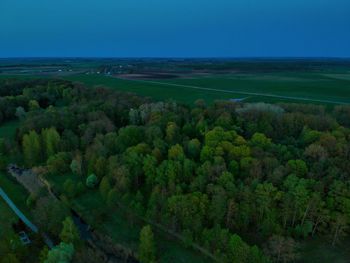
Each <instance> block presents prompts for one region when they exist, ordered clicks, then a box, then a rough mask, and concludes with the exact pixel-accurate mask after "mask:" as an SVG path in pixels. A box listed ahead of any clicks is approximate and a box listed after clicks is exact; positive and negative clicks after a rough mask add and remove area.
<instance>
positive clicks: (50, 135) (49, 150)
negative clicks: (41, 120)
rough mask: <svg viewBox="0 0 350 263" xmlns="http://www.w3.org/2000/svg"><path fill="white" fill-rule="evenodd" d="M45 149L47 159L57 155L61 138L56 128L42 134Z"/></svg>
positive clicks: (46, 130)
mask: <svg viewBox="0 0 350 263" xmlns="http://www.w3.org/2000/svg"><path fill="white" fill-rule="evenodd" d="M41 136H42V138H43V143H44V147H45V154H46V158H50V157H51V156H53V155H54V154H55V153H57V151H58V148H59V145H60V140H61V137H60V135H59V133H58V132H57V131H56V129H55V128H53V127H52V128H49V129H43V130H42V132H41Z"/></svg>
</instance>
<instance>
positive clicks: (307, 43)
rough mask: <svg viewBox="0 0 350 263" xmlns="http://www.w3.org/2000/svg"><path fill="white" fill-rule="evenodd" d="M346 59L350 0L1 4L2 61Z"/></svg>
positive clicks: (8, 0)
mask: <svg viewBox="0 0 350 263" xmlns="http://www.w3.org/2000/svg"><path fill="white" fill-rule="evenodd" d="M33 56H34V57H47V56H56V57H57V56H66V57H67V56H82V57H83V56H89V57H101V56H102V57H109V56H113V57H294V56H297V57H350V0H59V1H58V0H0V57H33Z"/></svg>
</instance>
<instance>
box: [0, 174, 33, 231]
mask: <svg viewBox="0 0 350 263" xmlns="http://www.w3.org/2000/svg"><path fill="white" fill-rule="evenodd" d="M0 187H1V188H2V189H3V190H4V191H5V192H6V194H7V195H8V196H9V197H10V198H11V200H12V201H13V202H14V203H15V204H16V206H17V207H18V208H19V209H20V210H21V211H22V212H23V213H24V214H25V215H26V216H27V217H29V218H30V211H29V208H28V207H27V205H26V200H27V197H28V193H27V191H26V190H25V189H24V188H23V187H22V186H21V185H19V184H17V183H16V182H14V181H13V180H12V179H11V178H10V176H9V175H8V174H5V173H3V172H0ZM17 221H18V217H17V216H16V214H15V213H14V212H12V210H11V209H10V207H9V206H8V205H7V203H6V202H5V201H4V200H3V199H2V198H0V222H1V223H0V237H2V236H7V235H8V234H11V233H13V230H12V226H11V225H12V223H15V222H17Z"/></svg>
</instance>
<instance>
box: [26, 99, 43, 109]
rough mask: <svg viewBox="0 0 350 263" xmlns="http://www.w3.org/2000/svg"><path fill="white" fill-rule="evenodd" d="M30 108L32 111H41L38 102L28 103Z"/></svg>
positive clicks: (31, 101)
mask: <svg viewBox="0 0 350 263" xmlns="http://www.w3.org/2000/svg"><path fill="white" fill-rule="evenodd" d="M28 107H29V110H30V111H35V110H38V109H40V106H39V103H38V102H37V101H36V100H30V101H29V103H28Z"/></svg>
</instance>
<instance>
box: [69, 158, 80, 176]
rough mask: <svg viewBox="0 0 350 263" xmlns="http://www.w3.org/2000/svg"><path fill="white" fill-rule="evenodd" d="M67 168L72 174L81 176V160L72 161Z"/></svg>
mask: <svg viewBox="0 0 350 263" xmlns="http://www.w3.org/2000/svg"><path fill="white" fill-rule="evenodd" d="M69 167H70V169H71V171H72V173H73V174H75V175H81V174H82V171H81V170H82V169H81V158H79V159H78V158H75V159H73V160H72V162H71V164H70V166H69Z"/></svg>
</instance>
